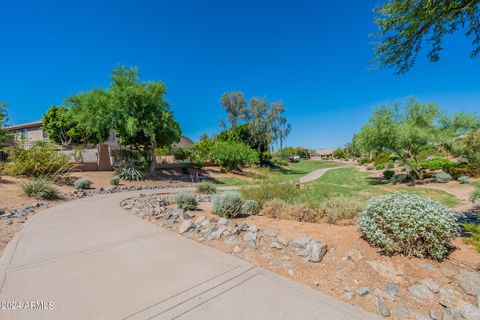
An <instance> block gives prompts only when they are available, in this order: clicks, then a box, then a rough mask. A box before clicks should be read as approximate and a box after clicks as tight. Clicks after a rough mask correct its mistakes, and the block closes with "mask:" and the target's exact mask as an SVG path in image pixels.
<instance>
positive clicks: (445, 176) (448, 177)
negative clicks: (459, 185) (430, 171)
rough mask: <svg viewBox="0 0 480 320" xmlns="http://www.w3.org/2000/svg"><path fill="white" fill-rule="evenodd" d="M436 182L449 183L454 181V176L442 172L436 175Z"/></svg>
mask: <svg viewBox="0 0 480 320" xmlns="http://www.w3.org/2000/svg"><path fill="white" fill-rule="evenodd" d="M435 181H436V182H438V183H447V182H450V181H452V176H451V175H449V174H448V173H446V172H440V173H437V174H436V175H435Z"/></svg>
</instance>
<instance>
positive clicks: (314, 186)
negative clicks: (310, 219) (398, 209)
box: [298, 168, 460, 207]
mask: <svg viewBox="0 0 480 320" xmlns="http://www.w3.org/2000/svg"><path fill="white" fill-rule="evenodd" d="M387 186H389V188H387ZM392 189H394V190H393V191H397V190H398V191H407V192H410V193H414V194H418V195H421V196H424V197H429V198H432V199H435V200H438V201H440V202H442V203H443V204H445V205H446V206H449V207H453V206H455V205H457V204H458V203H459V202H460V201H459V200H458V199H457V198H456V197H455V196H453V195H451V194H449V193H447V192H444V191H441V190H436V189H426V188H415V187H408V186H404V185H398V186H391V185H390V184H386V183H384V182H382V181H379V180H376V179H373V178H370V174H369V173H366V172H360V171H358V170H357V169H355V168H339V169H335V170H331V171H328V172H326V173H325V174H324V175H323V176H322V177H321V178H319V179H318V180H315V181H312V182H310V183H308V184H307V185H306V188H305V189H304V190H302V191H301V192H299V194H298V201H302V202H303V201H308V202H310V203H317V204H318V203H320V202H322V201H324V200H325V199H327V198H331V197H338V196H345V197H348V198H350V199H354V200H357V201H359V202H362V203H366V202H367V201H368V199H370V198H371V197H374V196H379V195H383V194H387V193H390V192H392Z"/></svg>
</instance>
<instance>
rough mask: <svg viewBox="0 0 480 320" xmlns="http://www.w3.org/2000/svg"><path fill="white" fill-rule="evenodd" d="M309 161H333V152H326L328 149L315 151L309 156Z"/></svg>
mask: <svg viewBox="0 0 480 320" xmlns="http://www.w3.org/2000/svg"><path fill="white" fill-rule="evenodd" d="M310 159H312V160H326V159H333V150H328V149H318V150H315V151H313V152H312V154H311V155H310Z"/></svg>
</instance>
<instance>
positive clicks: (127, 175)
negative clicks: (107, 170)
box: [115, 162, 145, 181]
mask: <svg viewBox="0 0 480 320" xmlns="http://www.w3.org/2000/svg"><path fill="white" fill-rule="evenodd" d="M115 174H116V175H117V176H118V177H119V178H121V179H123V180H126V181H143V180H145V176H144V175H143V173H142V171H140V169H139V168H138V167H137V166H135V165H134V164H133V162H128V163H127V164H126V165H125V166H124V167H118V168H115Z"/></svg>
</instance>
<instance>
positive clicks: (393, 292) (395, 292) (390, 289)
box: [384, 281, 400, 297]
mask: <svg viewBox="0 0 480 320" xmlns="http://www.w3.org/2000/svg"><path fill="white" fill-rule="evenodd" d="M384 290H385V292H386V293H387V294H389V295H390V296H392V297H399V296H400V287H399V286H398V285H397V284H396V283H394V282H390V281H388V282H387V283H386V284H385V287H384Z"/></svg>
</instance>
